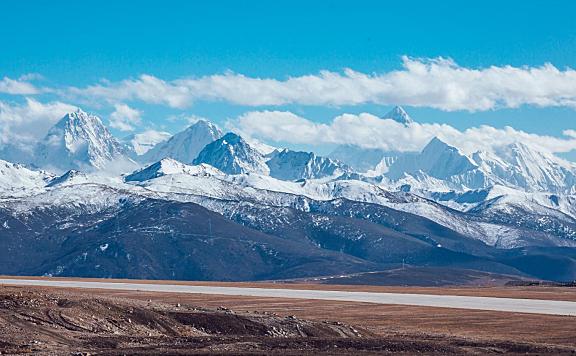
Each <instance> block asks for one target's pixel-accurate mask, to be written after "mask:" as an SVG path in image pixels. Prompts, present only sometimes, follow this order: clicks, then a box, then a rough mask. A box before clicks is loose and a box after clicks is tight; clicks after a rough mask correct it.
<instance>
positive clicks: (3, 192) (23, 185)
mask: <svg viewBox="0 0 576 356" xmlns="http://www.w3.org/2000/svg"><path fill="white" fill-rule="evenodd" d="M53 177H54V176H52V175H51V174H49V173H47V172H43V171H34V170H30V169H28V168H26V167H24V166H23V165H21V164H17V163H11V162H6V161H3V160H0V196H20V195H22V194H28V193H29V192H30V191H36V190H38V189H41V187H43V186H44V185H45V184H46V183H47V182H48V181H50V179H52V178H53Z"/></svg>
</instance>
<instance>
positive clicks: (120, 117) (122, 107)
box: [110, 104, 141, 131]
mask: <svg viewBox="0 0 576 356" xmlns="http://www.w3.org/2000/svg"><path fill="white" fill-rule="evenodd" d="M140 115H141V113H140V111H138V110H136V109H133V108H131V107H130V106H128V105H126V104H115V105H114V112H113V113H112V114H110V126H111V127H113V128H115V129H118V130H120V131H134V129H135V125H138V124H140V122H141V118H140Z"/></svg>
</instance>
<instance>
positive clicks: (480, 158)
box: [472, 143, 576, 194]
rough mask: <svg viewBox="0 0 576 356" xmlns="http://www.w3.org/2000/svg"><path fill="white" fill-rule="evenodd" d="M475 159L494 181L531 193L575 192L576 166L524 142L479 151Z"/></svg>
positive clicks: (474, 155)
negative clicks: (492, 149) (491, 150)
mask: <svg viewBox="0 0 576 356" xmlns="http://www.w3.org/2000/svg"><path fill="white" fill-rule="evenodd" d="M472 159H473V160H474V161H475V162H476V164H477V165H478V166H479V167H480V169H481V170H482V171H484V172H486V173H487V175H490V176H492V177H494V178H493V180H495V181H497V180H501V181H502V182H503V183H504V184H506V185H509V186H513V187H518V188H521V189H523V190H525V191H528V192H535V191H541V192H551V193H568V194H574V193H576V188H575V187H576V165H574V164H573V163H570V162H567V161H564V160H562V159H560V158H558V157H556V156H554V155H552V154H549V153H545V152H539V151H536V150H535V149H532V148H530V147H529V146H527V145H525V144H522V143H513V144H510V145H507V146H502V147H496V148H495V150H494V152H476V153H474V154H473V155H472Z"/></svg>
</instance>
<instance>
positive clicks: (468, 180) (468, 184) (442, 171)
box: [386, 137, 487, 189]
mask: <svg viewBox="0 0 576 356" xmlns="http://www.w3.org/2000/svg"><path fill="white" fill-rule="evenodd" d="M386 176H387V177H389V178H390V179H392V180H400V179H402V178H405V177H406V176H412V177H414V178H416V179H417V180H422V179H425V176H429V177H432V178H435V179H438V180H442V181H445V182H447V183H449V184H451V185H454V186H455V187H458V188H460V189H465V188H470V189H474V188H482V187H485V186H486V184H487V182H486V177H485V174H484V173H483V172H482V171H480V170H479V169H478V166H477V164H476V163H475V162H474V161H473V160H472V159H471V158H470V157H468V156H466V155H465V154H464V153H462V152H461V151H460V150H458V149H457V148H456V147H454V146H450V145H448V144H446V143H445V142H443V141H442V140H440V139H439V138H437V137H435V138H433V139H432V140H431V141H430V142H429V143H428V144H427V145H426V147H424V149H423V150H422V152H420V153H419V154H411V155H408V154H406V155H403V156H401V157H399V158H398V159H397V160H396V161H395V162H394V163H393V164H392V165H391V166H390V167H389V169H388V173H387V174H386Z"/></svg>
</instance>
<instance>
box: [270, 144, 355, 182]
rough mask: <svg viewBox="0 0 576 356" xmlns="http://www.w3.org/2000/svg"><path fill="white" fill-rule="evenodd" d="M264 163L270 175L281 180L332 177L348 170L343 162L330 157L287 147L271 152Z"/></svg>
mask: <svg viewBox="0 0 576 356" xmlns="http://www.w3.org/2000/svg"><path fill="white" fill-rule="evenodd" d="M266 164H267V165H268V167H269V168H270V176H272V177H274V178H278V179H282V180H298V179H317V178H325V177H334V176H337V175H341V174H343V173H346V172H347V171H349V168H348V167H346V166H345V165H344V164H342V163H340V162H337V161H333V160H331V159H330V158H326V157H320V156H316V154H314V153H312V152H299V151H291V150H288V149H283V150H278V151H274V152H272V153H271V154H270V155H269V156H268V160H267V161H266Z"/></svg>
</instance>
